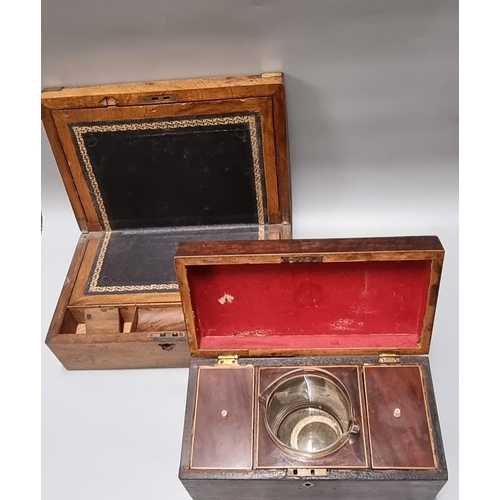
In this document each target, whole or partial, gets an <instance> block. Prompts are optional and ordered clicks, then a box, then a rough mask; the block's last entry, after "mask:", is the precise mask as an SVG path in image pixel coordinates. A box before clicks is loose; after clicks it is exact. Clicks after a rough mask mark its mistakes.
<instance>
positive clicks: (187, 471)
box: [175, 237, 447, 500]
mask: <svg viewBox="0 0 500 500" xmlns="http://www.w3.org/2000/svg"><path fill="white" fill-rule="evenodd" d="M443 258H444V251H443V248H442V246H441V243H440V242H439V239H438V238H437V237H404V238H371V239H346V240H289V241H263V242H241V243H234V242H233V243H231V242H227V243H223V242H221V243H216V244H203V243H184V244H181V245H180V246H179V248H178V252H177V256H176V258H175V261H176V271H177V275H178V279H179V285H180V292H181V298H182V303H183V308H184V314H185V317H186V324H187V329H188V337H189V343H190V348H191V351H192V354H193V359H192V361H191V364H190V372H189V383H188V395H187V406H186V420H185V427H184V438H183V444H182V454H181V465H180V473H179V477H180V480H181V481H182V483H183V484H184V486H185V487H186V489H187V491H188V492H189V493H190V495H191V496H192V498H193V499H195V500H198V499H200V500H201V499H203V500H215V499H218V500H220V499H235V498H237V499H239V500H250V499H255V498H260V499H276V500H277V499H282V498H287V499H299V498H316V499H325V500H326V499H331V498H336V499H339V500H340V499H342V500H376V499H378V500H431V499H433V498H434V497H435V496H436V495H437V493H438V492H439V490H440V489H441V488H442V487H443V485H444V484H445V482H446V480H447V470H446V462H445V455H444V450H443V443H442V440H441V433H440V428H439V421H438V414H437V409H436V401H435V398H434V392H433V387H432V379H431V371H430V367H429V362H428V358H427V356H426V354H427V353H428V352H429V347H430V341H431V332H432V325H433V320H434V313H435V308H436V302H437V295H438V288H439V282H440V277H441V268H442V264H443Z"/></svg>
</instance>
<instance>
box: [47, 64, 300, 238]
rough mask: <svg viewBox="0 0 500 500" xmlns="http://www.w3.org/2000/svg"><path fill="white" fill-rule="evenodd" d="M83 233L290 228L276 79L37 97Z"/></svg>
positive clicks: (191, 82) (62, 92)
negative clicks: (254, 226)
mask: <svg viewBox="0 0 500 500" xmlns="http://www.w3.org/2000/svg"><path fill="white" fill-rule="evenodd" d="M42 120H43V123H44V126H45V129H46V132H47V137H48V139H49V142H50V144H51V147H52V150H53V153H54V156H55V159H56V162H57V165H58V167H59V170H60V172H61V175H62V178H63V181H64V184H65V187H66V190H67V192H68V196H69V198H70V201H71V204H72V207H73V210H74V212H75V215H76V218H77V221H78V223H79V226H80V228H81V229H82V230H83V231H111V230H129V229H145V228H170V227H187V226H214V225H240V224H241V225H254V224H257V225H264V224H282V223H289V222H290V181H289V173H288V151H287V135H286V116H285V94H284V84H283V76H282V75H281V74H280V73H269V74H264V75H259V76H249V77H232V78H209V79H200V80H177V81H169V82H151V83H135V84H122V85H103V86H96V87H83V88H66V89H59V90H48V91H44V92H42Z"/></svg>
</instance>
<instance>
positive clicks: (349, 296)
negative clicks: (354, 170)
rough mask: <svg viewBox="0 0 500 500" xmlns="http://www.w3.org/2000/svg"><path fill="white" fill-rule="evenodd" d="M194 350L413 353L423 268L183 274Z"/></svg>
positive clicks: (423, 296) (394, 264)
mask: <svg viewBox="0 0 500 500" xmlns="http://www.w3.org/2000/svg"><path fill="white" fill-rule="evenodd" d="M187 272H188V280H189V283H190V293H191V301H192V306H193V311H194V315H195V325H196V329H197V337H198V345H199V348H200V349H214V350H219V349H220V350H238V349H286V350H293V349H297V350H302V349H400V348H412V347H417V345H418V342H419V339H420V336H421V332H422V328H423V321H424V315H425V311H426V305H427V300H428V292H429V280H430V274H431V261H430V260H418V261H412V260H406V261H369V262H329V263H294V264H234V265H233V264H230V265H206V266H203V265H199V266H188V269H187Z"/></svg>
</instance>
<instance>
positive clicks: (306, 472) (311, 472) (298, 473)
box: [286, 469, 330, 477]
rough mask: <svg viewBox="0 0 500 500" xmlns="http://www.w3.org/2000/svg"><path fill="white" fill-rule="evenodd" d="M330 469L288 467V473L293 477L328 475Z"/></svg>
mask: <svg viewBox="0 0 500 500" xmlns="http://www.w3.org/2000/svg"><path fill="white" fill-rule="evenodd" d="M329 472H330V471H329V470H328V469H287V470H286V475H287V476H292V477H316V476H328V473H329Z"/></svg>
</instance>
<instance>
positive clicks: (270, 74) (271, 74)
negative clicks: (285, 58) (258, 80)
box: [260, 71, 283, 78]
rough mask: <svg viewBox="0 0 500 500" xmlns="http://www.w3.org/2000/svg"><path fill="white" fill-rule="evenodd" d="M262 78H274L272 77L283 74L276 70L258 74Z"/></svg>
mask: <svg viewBox="0 0 500 500" xmlns="http://www.w3.org/2000/svg"><path fill="white" fill-rule="evenodd" d="M260 76H261V77H262V78H274V77H277V76H283V73H281V72H280V71H276V72H274V73H262V75H260Z"/></svg>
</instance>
